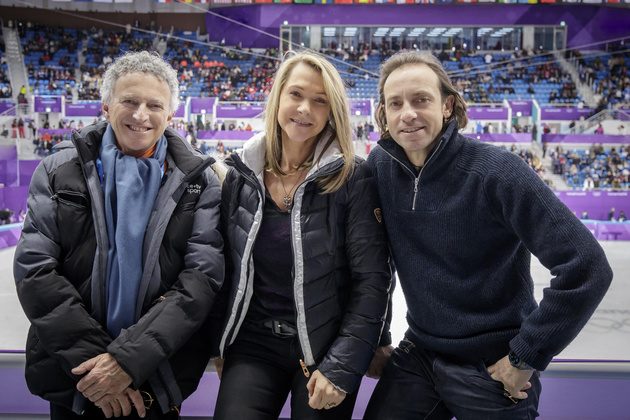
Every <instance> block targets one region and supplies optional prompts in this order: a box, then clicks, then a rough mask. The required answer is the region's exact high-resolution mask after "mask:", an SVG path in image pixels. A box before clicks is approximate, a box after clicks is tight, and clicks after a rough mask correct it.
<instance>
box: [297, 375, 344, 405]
mask: <svg viewBox="0 0 630 420" xmlns="http://www.w3.org/2000/svg"><path fill="white" fill-rule="evenodd" d="M306 388H307V389H308V395H309V400H308V405H310V406H311V408H314V409H315V410H321V409H322V408H324V409H326V410H329V409H331V408H333V407H336V406H338V405H339V404H341V402H342V401H343V400H344V399H345V398H346V393H345V392H343V391H340V390H338V389H337V388H335V387H334V386H333V384H331V383H330V381H329V380H328V379H326V377H325V376H324V375H323V374H322V373H321V372H320V371H319V370H316V371H315V372H313V374H312V375H311V379H309V381H308V383H307V384H306Z"/></svg>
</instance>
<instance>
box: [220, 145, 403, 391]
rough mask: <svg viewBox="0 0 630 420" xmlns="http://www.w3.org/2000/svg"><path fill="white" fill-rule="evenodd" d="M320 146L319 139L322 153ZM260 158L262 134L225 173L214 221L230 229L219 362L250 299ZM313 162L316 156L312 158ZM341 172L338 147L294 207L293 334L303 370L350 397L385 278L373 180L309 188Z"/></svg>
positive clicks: (380, 307) (369, 347)
mask: <svg viewBox="0 0 630 420" xmlns="http://www.w3.org/2000/svg"><path fill="white" fill-rule="evenodd" d="M325 142H326V139H322V140H321V141H320V143H319V147H322V145H323V144H325ZM264 149H265V137H264V135H263V134H260V135H258V136H256V137H254V138H253V139H251V140H250V141H248V142H247V143H246V144H245V147H244V148H243V150H242V151H239V154H233V155H232V156H231V157H230V158H229V159H228V160H227V163H228V165H229V166H232V168H231V169H230V171H229V172H228V175H227V177H226V180H225V182H224V184H223V192H222V196H223V198H222V204H221V206H222V210H221V216H222V223H224V225H225V226H226V227H227V233H226V239H225V240H226V249H230V255H228V256H227V258H226V259H229V261H228V262H227V265H228V267H231V269H230V271H231V274H229V275H226V284H225V287H224V289H227V291H228V293H229V294H230V295H229V298H228V304H227V306H228V310H227V313H226V316H227V318H226V327H225V331H224V334H223V337H222V340H221V344H220V346H221V352H223V351H224V350H225V348H226V347H227V346H229V345H230V344H231V343H232V342H233V341H234V339H235V338H236V336H237V334H238V330H239V327H240V325H241V323H242V321H243V319H244V318H245V315H246V313H247V310H248V307H249V303H250V298H251V294H252V289H253V288H252V281H253V275H254V271H253V270H254V266H253V259H252V249H253V244H254V241H255V240H256V235H257V233H258V228H259V227H260V221H261V218H262V214H263V208H264V199H265V194H264V183H263V174H264V162H263V156H264ZM319 153H320V151H319V149H318V150H316V153H315V155H316V156H319ZM342 165H343V157H342V156H341V154H340V153H339V148H338V144H337V142H336V141H335V142H333V144H332V145H331V147H330V148H329V149H328V150H327V151H326V152H325V154H324V156H323V158H322V159H321V160H320V161H319V163H317V164H316V165H315V166H314V167H313V168H312V169H311V171H310V172H309V173H308V175H307V177H306V180H305V181H304V182H303V183H302V184H301V185H300V186H299V187H298V189H297V190H296V192H295V195H294V198H293V201H294V205H293V208H292V209H291V229H292V232H293V234H292V238H293V239H292V241H293V242H292V249H293V257H294V262H293V282H294V301H295V309H296V310H295V313H296V317H297V319H296V320H295V325H296V326H297V330H298V337H299V341H300V344H301V350H302V355H303V360H304V362H305V363H306V364H307V365H308V366H309V367H312V366H314V367H315V368H317V369H319V371H320V372H321V373H322V374H323V375H324V376H326V378H327V379H328V380H329V381H330V382H331V383H332V384H333V385H334V386H335V387H337V388H339V389H340V390H342V391H345V392H353V391H354V390H355V389H356V388H357V387H358V385H359V383H360V381H361V378H362V376H363V375H364V373H365V372H366V370H367V368H368V366H369V364H370V361H371V360H372V357H373V355H374V350H375V348H376V346H377V345H378V344H379V336H380V334H381V330H382V328H383V322H384V319H385V315H386V312H387V306H388V291H389V288H390V284H391V276H390V270H389V266H388V258H389V256H388V249H387V244H386V238H385V234H384V230H383V228H382V225H381V224H380V214H379V211H380V210H378V207H379V204H378V197H377V191H376V185H375V183H374V180H373V178H372V176H371V173H370V170H369V169H368V168H367V167H366V166H365V165H364V164H363V163H359V164H357V166H356V167H355V170H354V172H353V174H352V176H351V177H350V179H349V180H348V181H347V183H346V184H345V185H344V186H343V187H342V188H341V189H339V190H338V191H336V192H334V193H331V194H321V193H320V192H318V187H317V182H316V180H317V179H318V178H319V177H322V176H326V175H329V174H331V173H334V172H335V171H338V170H340V168H341V166H342ZM331 284H334V285H335V287H331V286H330V285H331ZM381 344H387V343H383V342H381ZM296 367H299V364H298V361H297V360H296Z"/></svg>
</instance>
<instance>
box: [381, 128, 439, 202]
mask: <svg viewBox="0 0 630 420" xmlns="http://www.w3.org/2000/svg"><path fill="white" fill-rule="evenodd" d="M442 141H443V140H440V142H439V143H438V145H437V147H436V148H435V149H433V153H431V156H429V158H428V159H427V160H426V162H424V165H422V168H421V169H420V173H418V176H416V174H415V173H414V172H413V171H412V170H411V169H409V168H408V167H407V165H405V164H404V163H403V162H401V161H400V159H398V158H397V157H396V156H394V155H392V154H391V153H389V151H387V150H385V148H383V150H384V151H385V153H387V154H388V155H390V156H391V157H392V159H394V160H395V161H396V162H398V163H400V165H401V166H402V167H403V168H405V169H406V170H408V171H409V172H411V175H412V176H413V178H414V180H413V202H412V203H411V210H415V209H416V198H417V197H418V183H419V182H420V177H421V176H422V172H424V168H426V167H427V165H428V164H429V161H430V160H431V159H432V158H433V156H435V153H436V152H437V151H438V149H439V148H440V146H441V145H442Z"/></svg>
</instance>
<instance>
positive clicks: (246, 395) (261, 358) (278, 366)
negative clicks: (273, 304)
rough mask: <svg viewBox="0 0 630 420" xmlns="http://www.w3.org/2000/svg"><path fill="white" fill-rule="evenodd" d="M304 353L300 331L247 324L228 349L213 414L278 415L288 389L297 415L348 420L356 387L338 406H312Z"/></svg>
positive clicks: (254, 418)
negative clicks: (302, 361) (303, 365)
mask: <svg viewBox="0 0 630 420" xmlns="http://www.w3.org/2000/svg"><path fill="white" fill-rule="evenodd" d="M301 357H302V356H301V351H300V345H299V342H298V338H297V336H292V337H280V336H276V335H274V333H273V332H272V331H271V329H268V328H263V327H256V326H251V325H249V326H245V325H244V326H243V327H242V328H241V331H240V332H239V335H238V337H237V338H236V340H235V341H234V343H232V345H231V346H230V347H229V348H228V349H227V351H226V354H225V365H224V367H223V375H222V378H221V385H220V387H219V395H218V397H217V405H216V408H215V412H214V419H215V420H235V419H238V420H276V419H277V418H278V417H279V416H280V412H281V411H282V407H283V406H284V403H285V402H286V399H287V396H288V394H289V392H290V393H291V418H292V419H294V420H350V419H351V418H352V411H353V410H354V404H355V402H356V398H357V393H358V390H357V391H355V392H353V393H352V394H348V395H347V396H346V398H345V399H344V400H343V402H342V403H341V404H340V405H338V406H337V407H334V408H331V409H329V410H315V409H312V408H311V407H310V406H309V405H308V399H309V395H308V390H307V389H306V384H307V383H308V378H307V377H305V376H304V373H303V372H302V368H301V366H300V363H299V360H300V358H301ZM315 369H316V368H315V367H309V371H311V372H313V371H314V370H315Z"/></svg>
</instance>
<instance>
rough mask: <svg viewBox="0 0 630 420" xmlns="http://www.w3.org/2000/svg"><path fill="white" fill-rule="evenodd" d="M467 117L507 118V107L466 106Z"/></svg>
mask: <svg viewBox="0 0 630 420" xmlns="http://www.w3.org/2000/svg"><path fill="white" fill-rule="evenodd" d="M468 118H470V119H471V120H507V118H508V109H507V108H490V107H485V106H478V107H470V108H468Z"/></svg>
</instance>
